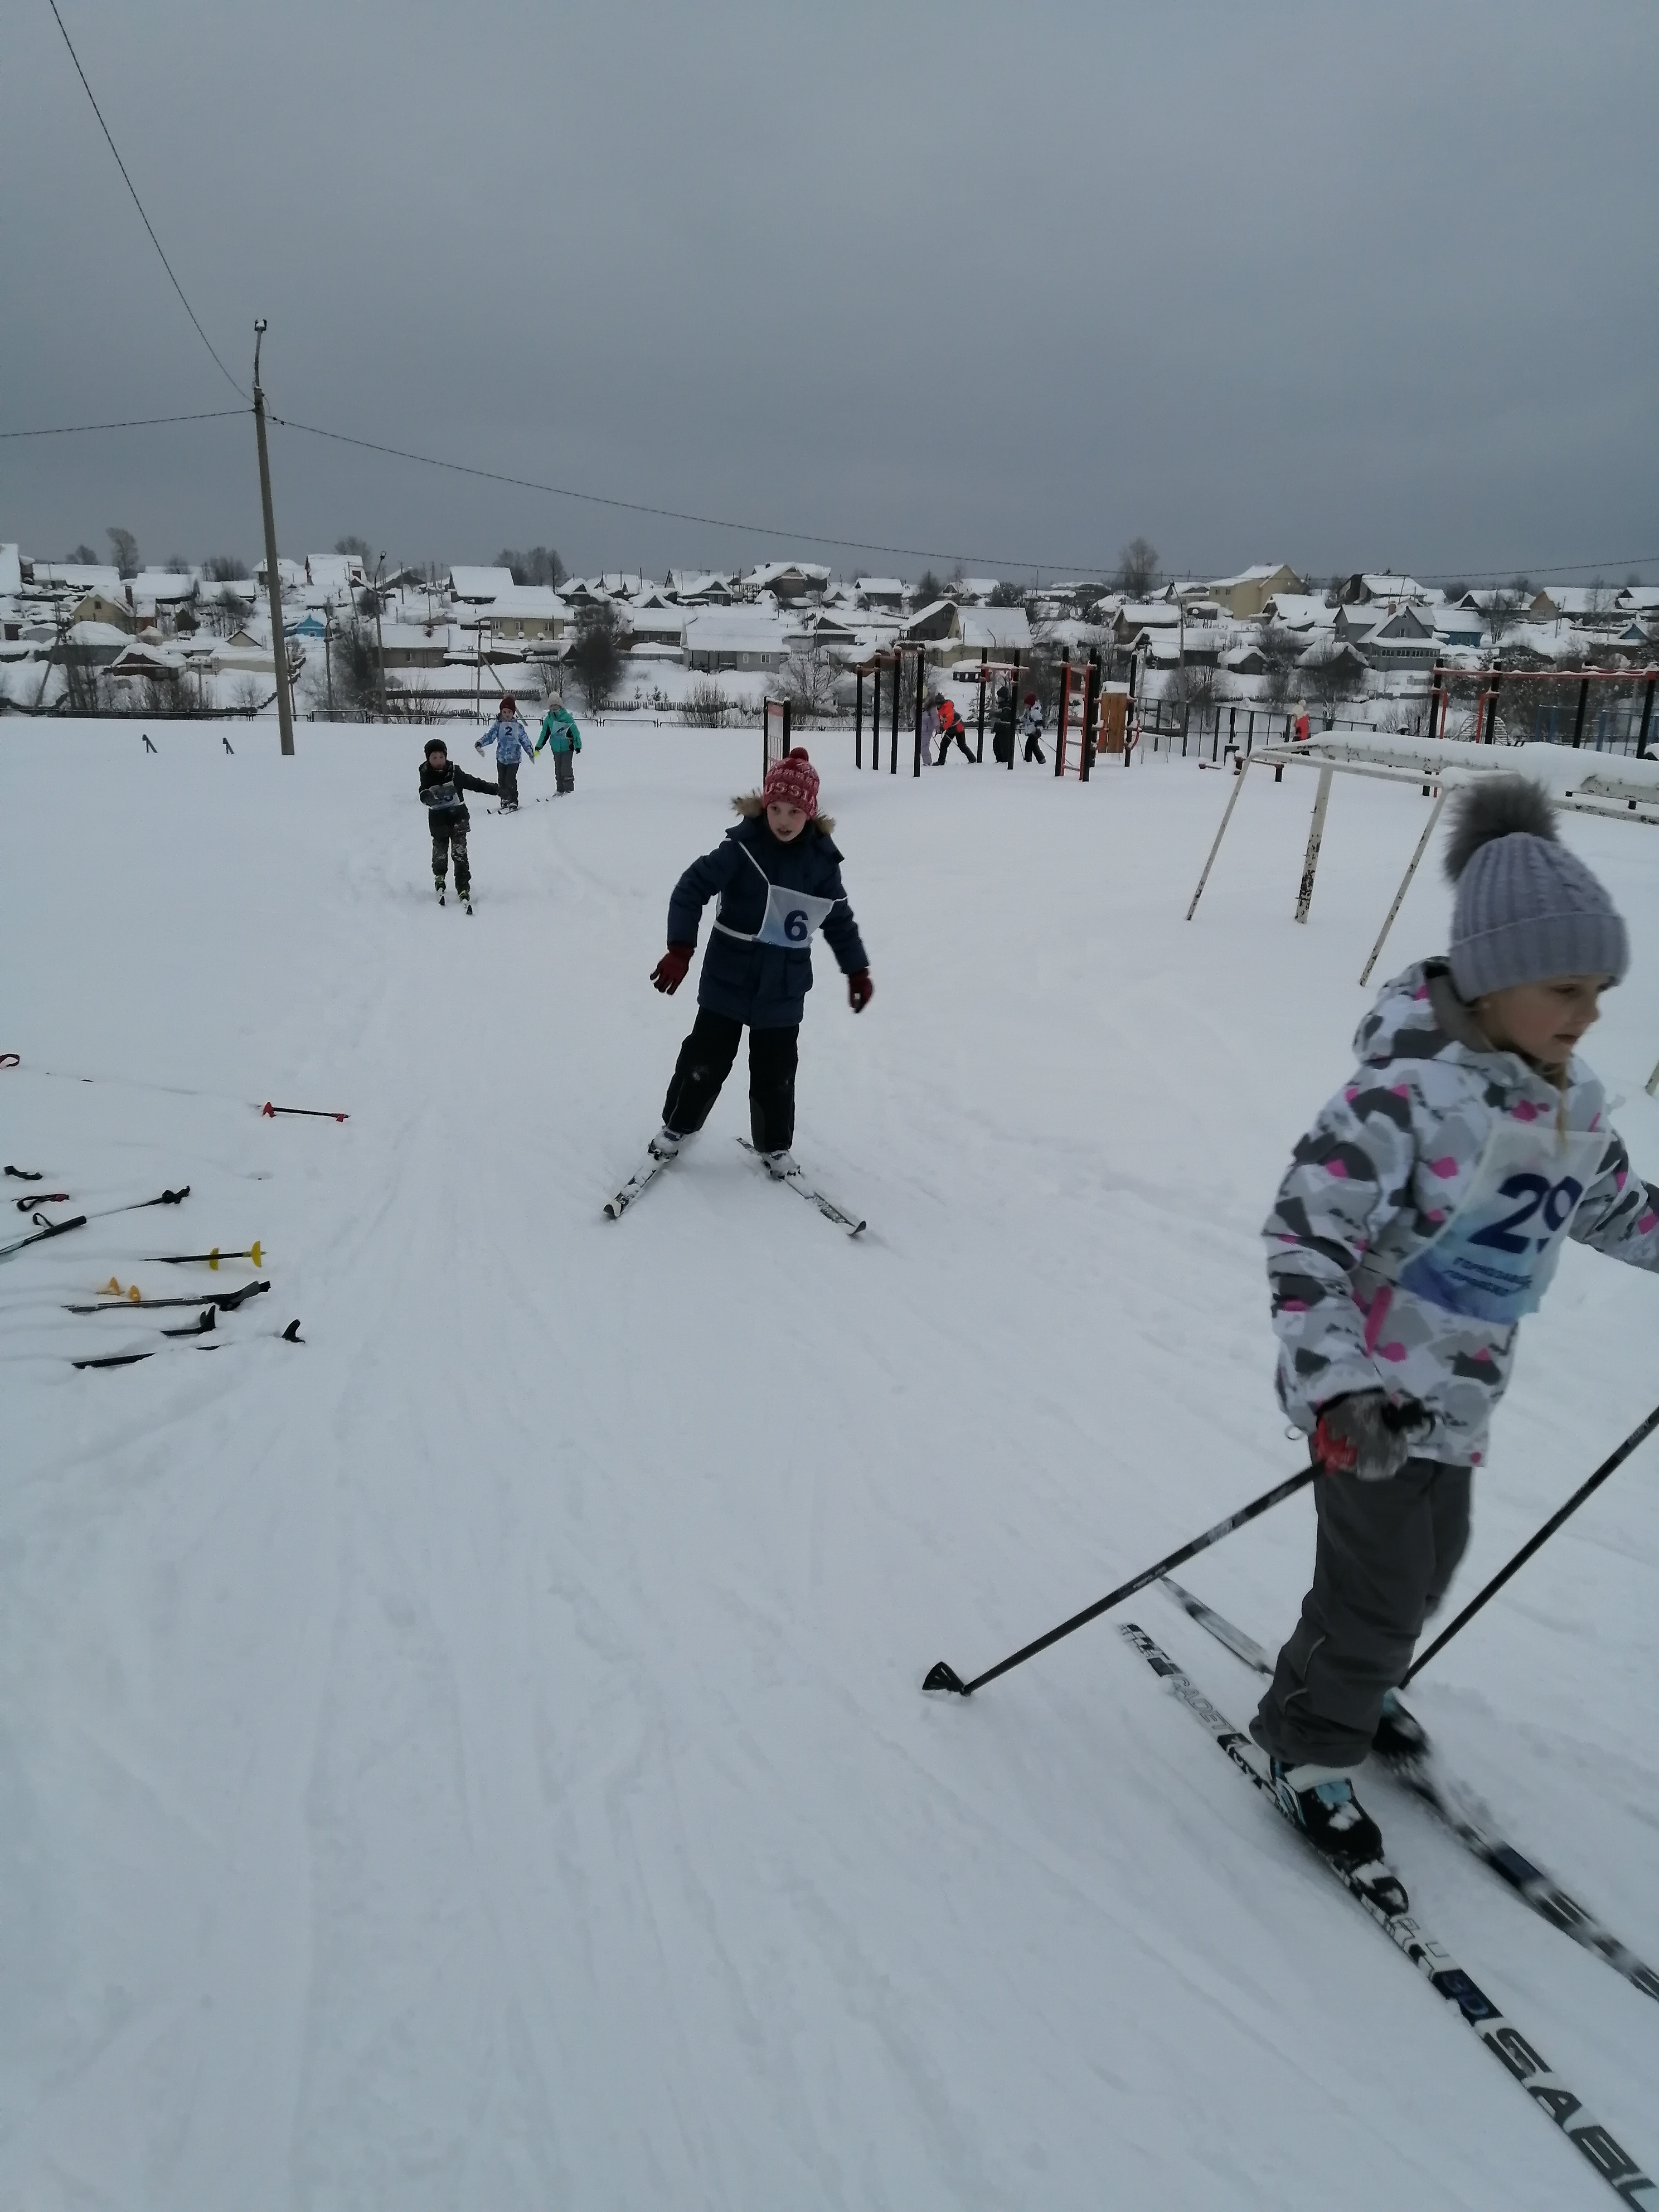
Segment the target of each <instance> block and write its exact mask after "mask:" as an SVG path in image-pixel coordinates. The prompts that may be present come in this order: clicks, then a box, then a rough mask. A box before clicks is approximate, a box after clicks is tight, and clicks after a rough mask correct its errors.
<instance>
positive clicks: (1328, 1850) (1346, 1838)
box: [1273, 1759, 1410, 1915]
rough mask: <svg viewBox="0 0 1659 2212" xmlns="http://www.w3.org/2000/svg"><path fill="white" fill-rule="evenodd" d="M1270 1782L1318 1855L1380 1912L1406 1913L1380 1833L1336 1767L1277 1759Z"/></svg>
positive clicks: (1402, 1887)
mask: <svg viewBox="0 0 1659 2212" xmlns="http://www.w3.org/2000/svg"><path fill="white" fill-rule="evenodd" d="M1273 1790H1274V1793H1275V1794H1276V1796H1278V1799H1279V1803H1280V1804H1281V1805H1282V1806H1283V1807H1284V1808H1285V1812H1286V1813H1287V1814H1289V1815H1290V1817H1291V1820H1294V1821H1295V1823H1296V1825H1297V1827H1298V1828H1300V1829H1301V1831H1302V1832H1303V1834H1304V1836H1305V1837H1306V1838H1308V1841H1309V1842H1310V1844H1312V1845H1313V1847H1314V1849H1315V1850H1316V1851H1319V1852H1321V1853H1322V1855H1323V1856H1324V1857H1326V1858H1328V1859H1334V1861H1335V1862H1336V1863H1337V1865H1339V1866H1340V1868H1341V1869H1342V1870H1343V1872H1344V1873H1345V1874H1347V1875H1352V1876H1353V1877H1354V1879H1355V1880H1356V1881H1358V1884H1359V1887H1361V1888H1362V1889H1363V1890H1364V1893H1365V1894H1366V1895H1367V1896H1368V1897H1369V1898H1370V1899H1371V1901H1372V1903H1373V1904H1375V1905H1378V1906H1380V1907H1381V1909H1382V1910H1383V1911H1384V1912H1386V1913H1389V1915H1393V1914H1395V1913H1397V1912H1403V1911H1405V1910H1406V1908H1407V1905H1408V1903H1409V1902H1410V1900H1409V1899H1407V1895H1406V1889H1405V1885H1404V1883H1403V1882H1402V1881H1401V1879H1400V1877H1399V1875H1397V1874H1396V1873H1395V1870H1394V1869H1393V1868H1392V1867H1391V1866H1390V1865H1389V1863H1388V1862H1387V1860H1386V1859H1385V1858H1384V1857H1383V1832H1382V1830H1381V1829H1380V1828H1379V1827H1378V1826H1377V1825H1376V1821H1375V1820H1372V1818H1371V1816H1370V1814H1369V1813H1368V1812H1367V1811H1366V1810H1365V1808H1364V1806H1363V1805H1362V1804H1361V1803H1360V1802H1359V1800H1358V1798H1357V1797H1356V1796H1354V1794H1353V1784H1352V1782H1351V1781H1350V1780H1349V1779H1348V1777H1347V1776H1346V1774H1344V1773H1342V1772H1340V1771H1339V1770H1338V1769H1337V1768H1335V1767H1334V1766H1286V1765H1285V1762H1284V1760H1283V1759H1274V1760H1273Z"/></svg>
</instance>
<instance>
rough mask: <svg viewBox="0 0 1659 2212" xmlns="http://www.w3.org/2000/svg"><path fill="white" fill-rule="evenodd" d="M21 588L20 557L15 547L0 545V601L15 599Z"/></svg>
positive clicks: (21, 562) (21, 568)
mask: <svg viewBox="0 0 1659 2212" xmlns="http://www.w3.org/2000/svg"><path fill="white" fill-rule="evenodd" d="M22 588H23V556H22V555H21V553H20V552H19V551H18V550H17V548H16V547H15V545H0V599H15V598H16V596H17V594H18V592H21V590H22Z"/></svg>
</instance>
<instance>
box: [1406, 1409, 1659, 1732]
mask: <svg viewBox="0 0 1659 2212" xmlns="http://www.w3.org/2000/svg"><path fill="white" fill-rule="evenodd" d="M1656 1429H1659V1406H1656V1407H1654V1409H1653V1411H1652V1412H1651V1413H1650V1414H1649V1415H1648V1417H1647V1419H1646V1420H1645V1421H1643V1422H1641V1423H1640V1424H1639V1425H1638V1426H1637V1427H1635V1428H1633V1429H1632V1431H1631V1432H1630V1434H1629V1435H1628V1436H1627V1437H1626V1438H1625V1441H1624V1443H1621V1444H1620V1447H1619V1449H1618V1450H1617V1451H1615V1452H1610V1453H1609V1454H1608V1455H1607V1458H1606V1459H1604V1460H1603V1461H1602V1462H1601V1466H1600V1467H1598V1468H1596V1470H1595V1474H1593V1475H1591V1476H1590V1478H1589V1481H1588V1482H1583V1483H1581V1484H1580V1485H1579V1486H1578V1488H1577V1490H1575V1491H1574V1492H1573V1493H1572V1496H1571V1498H1568V1500H1567V1502H1566V1504H1565V1505H1564V1506H1562V1507H1561V1508H1560V1510H1559V1511H1558V1512H1555V1513H1552V1514H1551V1516H1550V1517H1549V1519H1548V1520H1547V1522H1545V1523H1544V1525H1543V1527H1542V1528H1541V1529H1540V1530H1539V1531H1538V1533H1537V1534H1536V1535H1534V1536H1529V1537H1528V1539H1527V1541H1526V1542H1525V1543H1524V1544H1522V1547H1521V1548H1520V1550H1519V1551H1518V1552H1517V1553H1516V1555H1515V1557H1514V1558H1513V1559H1511V1560H1510V1563H1509V1565H1507V1566H1504V1567H1500V1568H1499V1569H1498V1572H1497V1573H1496V1574H1495V1575H1494V1576H1493V1577H1492V1580H1491V1581H1490V1582H1489V1583H1487V1584H1486V1588H1485V1589H1483V1590H1481V1591H1480V1593H1479V1594H1478V1595H1476V1596H1474V1597H1472V1598H1471V1599H1470V1600H1469V1601H1468V1604H1467V1605H1466V1606H1465V1607H1464V1608H1463V1610H1462V1613H1459V1614H1458V1616H1457V1618H1456V1620H1455V1621H1453V1623H1452V1625H1451V1626H1450V1627H1449V1628H1443V1629H1442V1630H1441V1632H1440V1633H1439V1635H1438V1636H1437V1637H1436V1638H1435V1639H1434V1641H1433V1643H1432V1644H1430V1646H1429V1648H1428V1650H1426V1651H1425V1652H1423V1653H1422V1654H1421V1655H1420V1656H1419V1657H1417V1658H1415V1659H1413V1662H1412V1663H1411V1665H1410V1666H1409V1667H1408V1668H1407V1669H1406V1671H1405V1673H1404V1674H1403V1675H1401V1680H1400V1686H1401V1689H1402V1690H1403V1689H1404V1688H1405V1686H1406V1685H1407V1682H1409V1681H1410V1680H1411V1679H1412V1676H1413V1674H1421V1673H1422V1671H1423V1669H1424V1668H1425V1667H1426V1666H1427V1665H1428V1663H1429V1662H1430V1660H1431V1659H1432V1658H1433V1656H1434V1655H1435V1653H1436V1652H1437V1651H1442V1650H1444V1649H1445V1647H1446V1645H1447V1644H1449V1643H1450V1642H1451V1640H1452V1638H1453V1637H1454V1636H1455V1635H1456V1634H1457V1632H1458V1631H1459V1630H1460V1629H1461V1628H1462V1627H1464V1626H1467V1624H1468V1622H1470V1621H1471V1620H1474V1616H1475V1614H1476V1613H1479V1612H1480V1608H1481V1607H1482V1606H1483V1605H1485V1603H1486V1601H1487V1599H1488V1598H1493V1597H1496V1596H1497V1595H1498V1591H1499V1590H1501V1589H1503V1587H1504V1583H1506V1582H1508V1580H1509V1578H1510V1576H1511V1575H1513V1574H1518V1573H1519V1572H1520V1571H1521V1569H1522V1567H1524V1566H1525V1565H1526V1564H1527V1561H1528V1559H1531V1557H1532V1555H1533V1553H1534V1552H1536V1551H1539V1550H1541V1548H1542V1547H1543V1546H1544V1545H1546V1544H1547V1543H1548V1541H1549V1540H1550V1538H1551V1537H1552V1536H1553V1534H1555V1532H1556V1530H1557V1529H1558V1528H1559V1527H1560V1526H1561V1523H1562V1522H1564V1521H1565V1520H1567V1519H1569V1518H1570V1517H1571V1515H1573V1514H1575V1513H1576V1512H1577V1510H1578V1509H1579V1507H1580V1506H1581V1505H1582V1504H1583V1502H1584V1500H1585V1499H1586V1498H1588V1497H1589V1494H1590V1492H1592V1491H1594V1490H1599V1489H1600V1488H1601V1485H1602V1484H1603V1483H1604V1482H1605V1481H1606V1480H1607V1477H1608V1476H1609V1475H1610V1474H1613V1473H1614V1472H1615V1471H1616V1470H1617V1469H1618V1468H1621V1467H1622V1466H1623V1465H1624V1463H1625V1462H1626V1460H1627V1459H1628V1458H1629V1457H1630V1455H1631V1454H1632V1452H1633V1451H1634V1450H1635V1449H1636V1447H1637V1446H1638V1444H1640V1443H1646V1441H1647V1439H1648V1438H1649V1437H1650V1436H1651V1435H1652V1434H1653V1432H1654V1431H1655V1430H1656Z"/></svg>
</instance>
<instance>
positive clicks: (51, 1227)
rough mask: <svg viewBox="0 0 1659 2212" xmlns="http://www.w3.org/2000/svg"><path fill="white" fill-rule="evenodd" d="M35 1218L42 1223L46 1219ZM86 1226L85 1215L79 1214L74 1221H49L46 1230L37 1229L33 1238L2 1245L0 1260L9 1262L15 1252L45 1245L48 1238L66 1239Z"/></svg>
mask: <svg viewBox="0 0 1659 2212" xmlns="http://www.w3.org/2000/svg"><path fill="white" fill-rule="evenodd" d="M34 1218H35V1219H36V1220H37V1221H40V1220H42V1219H43V1218H44V1217H43V1216H41V1215H40V1214H38V1213H37V1214H36V1215H35V1217H34ZM86 1225H87V1217H86V1215H85V1214H84V1213H77V1214H76V1217H75V1218H74V1220H73V1221H48V1222H46V1225H45V1227H44V1228H40V1229H37V1230H36V1231H35V1232H34V1234H33V1237H18V1239H17V1240H16V1242H15V1243H12V1244H0V1260H9V1259H10V1257H11V1255H12V1254H13V1253H14V1252H21V1250H22V1249H23V1248H24V1246H25V1245H26V1244H44V1243H46V1239H47V1237H64V1236H67V1235H68V1233H69V1231H70V1230H71V1229H84V1228H85V1227H86Z"/></svg>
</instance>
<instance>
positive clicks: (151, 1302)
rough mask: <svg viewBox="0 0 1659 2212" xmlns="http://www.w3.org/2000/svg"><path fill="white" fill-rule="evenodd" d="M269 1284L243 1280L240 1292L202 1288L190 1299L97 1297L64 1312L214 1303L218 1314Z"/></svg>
mask: <svg viewBox="0 0 1659 2212" xmlns="http://www.w3.org/2000/svg"><path fill="white" fill-rule="evenodd" d="M269 1289H270V1284H269V1283H244V1284H243V1285H242V1287H241V1289H240V1291H202V1292H201V1293H200V1294H199V1295H198V1296H197V1297H193V1298H101V1299H100V1301H99V1303H98V1304H96V1305H94V1306H65V1307H64V1312H65V1313H72V1314H90V1313H132V1312H133V1311H135V1310H137V1311H140V1312H143V1311H149V1312H152V1313H153V1312H154V1311H155V1309H156V1308H157V1307H158V1306H217V1307H218V1309H219V1310H220V1312H221V1313H234V1312H235V1310H236V1309H237V1307H238V1306H240V1305H243V1304H246V1301H247V1300H248V1299H249V1298H257V1297H258V1295H259V1293H260V1291H268V1290H269Z"/></svg>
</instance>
